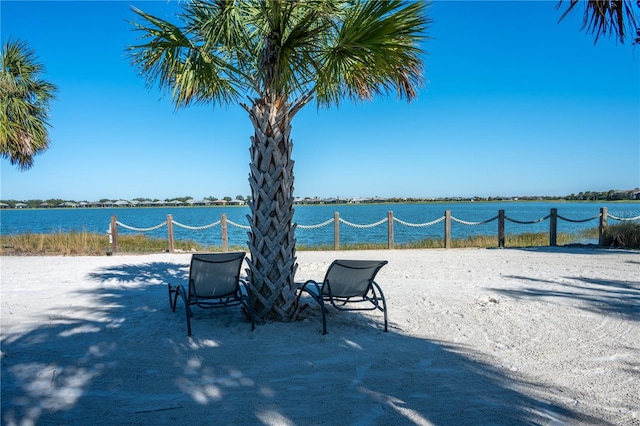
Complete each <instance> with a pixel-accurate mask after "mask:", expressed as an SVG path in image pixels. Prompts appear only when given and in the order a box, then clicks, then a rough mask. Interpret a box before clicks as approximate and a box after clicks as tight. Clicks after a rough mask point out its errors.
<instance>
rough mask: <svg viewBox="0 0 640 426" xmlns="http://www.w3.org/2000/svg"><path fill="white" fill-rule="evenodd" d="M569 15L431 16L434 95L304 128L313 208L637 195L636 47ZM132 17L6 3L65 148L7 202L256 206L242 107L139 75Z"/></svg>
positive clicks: (301, 182) (165, 9)
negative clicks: (360, 200) (206, 102)
mask: <svg viewBox="0 0 640 426" xmlns="http://www.w3.org/2000/svg"><path fill="white" fill-rule="evenodd" d="M555 4H556V2H555V1H537V2H519V1H495V2H486V1H472V2H460V1H446V2H435V3H433V5H432V7H431V17H432V19H433V20H434V23H433V25H432V26H431V29H430V30H429V35H430V36H431V37H432V38H431V40H429V41H427V42H426V43H425V49H426V50H427V51H428V52H429V54H428V55H427V56H426V58H425V62H426V69H427V72H426V78H427V80H428V84H427V86H426V87H425V89H423V90H422V92H421V93H420V96H419V99H418V100H417V101H415V102H413V103H411V104H407V103H406V102H405V101H398V100H397V99H396V98H395V97H394V96H391V97H389V98H378V99H376V100H374V101H373V102H370V103H362V104H358V105H353V104H351V103H349V102H347V101H345V102H344V103H343V104H342V105H341V106H340V107H339V108H332V109H321V110H318V109H317V108H316V107H315V106H314V105H308V106H307V107H306V108H305V109H304V110H303V111H302V112H301V113H300V114H298V116H296V118H295V119H294V121H293V132H292V137H293V142H294V151H293V158H294V160H295V161H296V165H295V176H296V181H295V182H296V183H295V195H296V196H299V197H306V196H308V197H315V196H319V197H336V196H339V197H342V198H344V197H372V196H379V197H391V196H398V197H447V196H500V195H504V196H518V195H567V194H571V193H578V192H580V191H588V190H596V191H606V190H609V189H631V188H634V187H638V186H640V93H639V92H640V89H639V82H640V71H639V70H640V47H639V48H636V49H635V50H634V48H633V46H631V45H630V44H625V45H616V43H615V41H614V40H613V39H611V40H610V39H607V38H604V39H601V40H600V41H599V42H598V44H597V45H595V46H594V44H593V38H592V37H591V36H590V35H586V34H585V33H584V32H583V31H581V22H582V18H581V15H580V14H576V15H572V16H570V17H569V18H567V19H565V20H564V21H562V22H561V23H558V19H559V17H560V15H561V12H560V11H557V10H555ZM131 5H135V6H136V7H139V8H140V9H142V10H144V11H147V12H149V13H152V14H156V15H161V16H166V17H170V16H171V15H172V13H173V12H175V11H176V2H173V1H172V2H165V1H162V2H150V1H145V2H127V1H122V2H115V1H93V2H80V1H70V2H56V1H46V2H32V1H18V2H13V1H6V0H2V2H1V3H0V8H1V9H0V13H1V26H0V28H1V30H0V31H1V34H0V35H1V38H2V43H3V44H4V43H5V41H6V40H7V39H8V38H19V39H22V40H24V41H26V42H27V43H28V44H29V45H30V46H31V47H32V48H33V49H34V50H35V51H36V53H37V54H38V56H39V58H40V61H41V62H43V63H44V64H45V66H46V69H47V73H46V75H45V76H44V77H45V78H46V79H47V80H49V81H51V82H52V83H54V84H56V85H57V86H58V87H59V93H58V97H57V100H56V101H55V102H54V103H53V104H52V109H51V124H52V125H53V128H52V129H51V132H50V135H51V139H52V144H51V147H50V149H49V150H48V151H46V152H44V153H43V154H41V155H39V156H37V157H36V159H35V165H34V167H33V168H32V169H31V170H28V171H19V170H18V169H17V168H15V167H13V166H11V165H10V164H9V162H8V161H7V160H4V159H3V160H0V168H1V170H0V176H1V179H2V182H1V187H0V190H1V192H0V198H1V199H18V200H26V199H48V198H62V199H71V200H76V201H82V200H87V201H91V200H97V199H100V198H110V199H119V198H122V199H132V198H137V197H149V198H158V199H165V198H172V197H181V196H192V197H194V198H203V197H208V196H215V197H218V198H222V197H224V196H231V197H233V198H235V196H236V195H243V196H246V195H249V194H250V190H249V184H248V175H249V161H250V159H249V144H250V141H249V137H250V136H251V134H252V127H251V124H250V122H249V119H248V117H247V114H246V112H245V111H244V110H242V109H241V108H240V107H239V106H231V107H228V108H224V107H219V106H216V107H213V106H200V107H190V108H188V109H181V110H179V111H176V110H175V108H174V107H173V105H172V104H171V103H170V100H169V99H168V98H167V97H163V96H162V94H161V93H160V92H159V91H158V90H155V89H148V88H147V87H146V86H145V82H144V80H143V79H142V78H141V77H140V76H138V75H137V72H136V70H135V69H133V68H132V67H131V66H130V65H129V60H128V59H127V57H126V54H125V48H126V46H128V45H132V44H135V43H136V37H137V36H136V34H135V32H134V31H132V27H131V26H130V25H129V24H128V23H127V20H132V19H135V15H134V14H133V12H131Z"/></svg>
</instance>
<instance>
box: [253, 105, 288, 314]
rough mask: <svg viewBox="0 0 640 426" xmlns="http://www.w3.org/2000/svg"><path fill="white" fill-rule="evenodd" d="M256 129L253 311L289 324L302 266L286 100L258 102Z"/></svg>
mask: <svg viewBox="0 0 640 426" xmlns="http://www.w3.org/2000/svg"><path fill="white" fill-rule="evenodd" d="M245 109H246V110H247V111H248V112H249V116H250V118H251V121H252V123H253V126H254V132H255V134H254V136H253V137H251V148H250V153H251V165H250V167H251V173H250V176H249V183H250V186H251V194H252V200H251V202H250V203H249V207H250V209H251V216H249V217H248V219H249V222H250V224H251V232H250V233H249V242H248V245H249V250H250V252H251V260H249V268H250V274H251V277H250V280H249V281H250V283H249V287H250V291H251V292H252V296H253V309H254V311H255V313H256V315H257V316H258V317H259V318H262V319H264V320H276V321H288V320H291V319H292V318H293V315H294V313H295V309H296V306H295V287H294V276H295V272H296V269H297V267H298V265H297V263H296V252H295V241H296V240H295V225H294V224H293V213H294V209H293V163H294V162H293V160H292V159H291V152H292V149H293V143H292V141H291V140H290V133H291V117H290V113H289V110H288V106H287V105H286V103H283V102H268V101H266V100H265V99H256V100H254V102H253V104H252V106H251V108H250V109H249V108H247V107H245Z"/></svg>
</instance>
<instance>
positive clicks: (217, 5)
mask: <svg viewBox="0 0 640 426" xmlns="http://www.w3.org/2000/svg"><path fill="white" fill-rule="evenodd" d="M426 8H427V5H426V4H425V3H424V2H404V1H398V0H390V1H342V0H317V1H314V0H305V1H293V0H260V1H259V0H247V1H243V0H216V1H213V0H209V1H191V2H188V3H187V4H185V5H184V6H183V7H182V11H181V13H180V14H179V15H178V16H177V18H178V20H179V21H180V25H181V26H177V25H174V24H172V23H169V22H168V21H166V20H163V19H160V18H157V17H154V16H151V15H149V14H146V13H144V12H142V11H141V10H138V9H134V11H135V12H136V13H137V15H138V16H139V17H141V18H142V22H138V23H133V25H134V26H135V27H136V29H137V30H139V31H140V33H141V40H142V41H143V44H140V45H137V46H132V47H131V48H130V55H131V58H132V61H133V64H134V65H135V66H136V67H137V68H138V69H139V70H140V71H141V73H142V74H143V75H145V76H146V77H147V81H148V83H149V84H151V85H153V84H155V83H157V84H158V85H159V87H160V88H161V89H165V90H167V91H168V92H169V93H170V94H171V97H172V101H173V103H174V104H175V105H176V107H186V106H188V105H191V104H201V103H214V104H221V105H226V104H229V103H239V104H240V105H241V107H242V108H244V109H245V110H246V112H247V114H248V115H249V120H250V121H251V123H252V125H253V131H254V134H253V136H252V137H251V138H250V139H251V148H250V155H251V164H250V177H249V183H250V187H251V201H250V202H249V207H250V210H251V216H250V217H249V221H250V225H251V231H250V232H249V241H248V246H249V250H250V252H251V260H250V261H249V267H250V274H251V277H250V291H251V292H252V294H253V300H254V306H253V309H254V310H255V312H256V314H257V316H258V317H259V318H262V319H273V320H279V321H287V320H290V319H292V318H293V317H294V316H295V313H296V309H297V307H296V306H295V297H294V296H295V285H294V275H295V272H296V269H297V263H296V254H295V245H296V240H295V225H294V223H293V221H292V219H293V213H294V209H293V200H294V196H293V180H294V179H293V164H294V162H293V160H292V158H291V152H292V149H293V143H292V140H291V122H292V120H293V118H294V117H295V115H296V114H297V113H298V112H299V111H300V109H301V108H303V107H304V106H305V105H307V104H308V103H309V102H311V101H312V100H313V99H315V101H316V102H317V104H318V106H330V105H337V104H338V103H339V102H340V101H341V100H343V99H345V98H348V99H351V100H353V101H359V100H369V99H371V98H373V97H374V96H375V95H378V94H385V93H388V92H391V91H393V92H395V93H397V95H398V96H399V97H401V98H406V99H407V100H412V99H414V98H415V97H416V96H417V90H418V88H419V87H420V86H421V85H422V82H423V80H422V72H423V62H422V59H421V56H422V54H423V53H424V52H423V51H422V50H421V47H420V44H419V43H420V42H421V41H422V40H423V39H424V38H425V35H424V32H425V30H426V29H427V26H428V24H429V22H430V21H429V19H428V17H427V15H426V12H427V10H426ZM245 96H246V98H245ZM247 99H248V102H246V100H247ZM243 100H244V101H243ZM328 136H329V135H328ZM329 137H330V136H329Z"/></svg>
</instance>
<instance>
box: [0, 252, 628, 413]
mask: <svg viewBox="0 0 640 426" xmlns="http://www.w3.org/2000/svg"><path fill="white" fill-rule="evenodd" d="M189 258H190V255H188V254H158V255H148V256H124V255H123V256H113V257H106V256H105V257H2V258H0V265H1V294H0V295H1V297H2V300H1V301H2V323H1V330H2V348H1V349H2V354H1V355H2V414H1V416H2V424H5V425H13V424H20V425H29V424H43V425H54V424H55V425H58V424H66V425H81V424H82V425H85V424H88V425H99V424H122V425H156V424H173V425H176V424H178V425H181V424H258V425H314V424H330V425H332V424H335V425H369V424H376V425H405V424H417V425H425V424H438V425H454V424H455V425H460V424H482V425H486V424H600V425H601V424H616V425H623V424H624V425H640V308H639V305H640V253H638V252H637V251H636V252H632V251H612V250H597V249H580V248H553V249H552V248H539V249H529V250H516V249H505V250H475V249H465V250H413V251H406V250H403V251H359V252H300V253H298V263H299V264H300V267H299V271H298V277H299V279H300V280H305V279H308V278H316V279H321V278H322V277H323V275H324V272H325V270H326V267H327V266H328V265H329V263H330V262H331V261H332V260H333V259H335V258H361V259H366V258H370V259H387V260H389V264H388V265H387V266H385V267H384V268H383V269H382V270H381V272H380V273H379V275H378V280H377V281H378V283H379V284H380V285H381V286H382V288H383V290H384V291H385V293H386V296H387V299H388V302H389V305H390V307H389V316H390V325H391V327H390V330H389V333H384V332H382V330H381V324H382V321H381V320H382V315H381V314H379V313H372V314H357V313H350V312H337V311H335V310H334V309H330V314H329V316H328V331H329V334H327V335H326V336H323V335H321V321H320V311H319V308H318V307H317V306H313V307H311V308H309V309H308V310H307V311H305V314H306V315H307V318H306V319H305V320H303V321H297V322H294V323H271V324H266V325H261V326H259V327H257V329H256V330H255V331H254V332H251V331H250V326H249V324H248V323H245V322H243V319H242V316H241V313H240V310H239V309H238V308H230V309H222V310H212V311H205V312H203V311H202V310H198V311H196V319H195V320H194V321H193V333H194V335H193V337H191V338H188V337H187V336H186V323H185V318H184V309H183V308H182V306H183V305H182V303H181V302H179V303H180V305H179V310H178V311H177V312H176V313H172V312H171V311H170V309H169V304H168V302H167V290H166V283H167V282H174V283H179V282H184V277H185V274H186V273H187V265H188V262H189Z"/></svg>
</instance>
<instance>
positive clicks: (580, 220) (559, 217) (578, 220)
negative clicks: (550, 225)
mask: <svg viewBox="0 0 640 426" xmlns="http://www.w3.org/2000/svg"><path fill="white" fill-rule="evenodd" d="M599 217H600V213H598V214H597V215H595V216H593V217H590V218H588V219H567V218H566V217H562V216H560V215H558V219H562V220H564V221H566V222H573V223H582V222H589V221H590V220H593V219H597V218H599Z"/></svg>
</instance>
